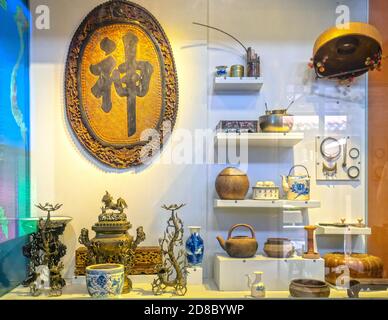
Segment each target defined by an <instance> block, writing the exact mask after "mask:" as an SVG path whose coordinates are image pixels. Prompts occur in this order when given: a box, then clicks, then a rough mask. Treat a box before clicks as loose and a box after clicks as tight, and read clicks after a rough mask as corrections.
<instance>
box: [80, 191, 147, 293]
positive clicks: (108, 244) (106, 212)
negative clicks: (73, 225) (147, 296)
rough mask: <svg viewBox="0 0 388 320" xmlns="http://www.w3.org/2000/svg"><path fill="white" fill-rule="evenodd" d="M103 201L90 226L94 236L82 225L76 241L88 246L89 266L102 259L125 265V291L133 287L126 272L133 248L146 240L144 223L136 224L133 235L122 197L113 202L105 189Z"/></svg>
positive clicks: (131, 259)
mask: <svg viewBox="0 0 388 320" xmlns="http://www.w3.org/2000/svg"><path fill="white" fill-rule="evenodd" d="M102 202H103V203H104V207H103V208H102V213H101V214H100V215H99V217H98V222H97V223H96V224H95V225H94V226H93V227H92V230H93V231H95V232H96V237H95V238H93V239H91V240H90V239H89V231H88V230H87V229H82V231H81V235H80V237H79V242H80V243H81V244H83V245H84V246H85V247H86V248H87V251H88V252H87V265H88V266H89V265H92V264H104V263H119V264H123V265H124V266H125V279H124V281H125V282H124V289H123V293H128V292H129V291H130V290H131V289H132V281H131V279H130V278H129V275H130V272H131V268H132V267H133V264H134V257H135V250H136V248H137V246H138V245H139V244H140V243H141V242H142V241H144V240H145V233H144V231H143V227H138V228H137V236H136V239H134V237H133V236H131V235H129V234H128V230H129V229H131V227H132V225H131V223H130V222H129V221H128V220H127V216H126V214H125V213H124V209H125V208H127V205H126V203H125V201H124V200H123V199H121V198H120V199H118V200H117V203H113V198H112V197H111V195H110V194H109V193H108V192H106V194H105V195H104V197H103V199H102Z"/></svg>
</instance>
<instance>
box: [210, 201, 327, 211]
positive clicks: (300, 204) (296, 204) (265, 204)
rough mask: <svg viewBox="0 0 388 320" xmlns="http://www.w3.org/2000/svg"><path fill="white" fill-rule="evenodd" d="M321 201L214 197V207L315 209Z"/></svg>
mask: <svg viewBox="0 0 388 320" xmlns="http://www.w3.org/2000/svg"><path fill="white" fill-rule="evenodd" d="M320 207H321V202H320V201H317V200H310V201H290V200H220V199H214V208H280V209H289V210H293V209H295V210H296V209H304V208H309V209H314V208H320Z"/></svg>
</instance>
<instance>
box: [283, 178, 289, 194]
mask: <svg viewBox="0 0 388 320" xmlns="http://www.w3.org/2000/svg"><path fill="white" fill-rule="evenodd" d="M281 178H282V188H283V191H284V192H288V191H290V187H289V185H288V182H287V177H286V176H281Z"/></svg>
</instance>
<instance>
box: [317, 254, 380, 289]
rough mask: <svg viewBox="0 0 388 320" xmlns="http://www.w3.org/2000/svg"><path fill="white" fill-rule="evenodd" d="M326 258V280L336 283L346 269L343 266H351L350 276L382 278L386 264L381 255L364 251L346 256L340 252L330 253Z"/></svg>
mask: <svg viewBox="0 0 388 320" xmlns="http://www.w3.org/2000/svg"><path fill="white" fill-rule="evenodd" d="M323 259H324V260H325V269H326V276H325V277H326V281H327V282H329V283H331V284H336V280H337V278H338V277H340V276H341V275H343V273H344V270H343V268H341V266H346V267H348V268H349V272H350V278H355V279H370V278H382V277H383V271H384V266H383V262H382V260H381V259H380V258H379V257H375V256H371V255H369V254H363V253H352V254H351V255H350V256H346V257H345V255H344V254H343V253H340V252H334V253H328V254H326V255H325V256H324V257H323Z"/></svg>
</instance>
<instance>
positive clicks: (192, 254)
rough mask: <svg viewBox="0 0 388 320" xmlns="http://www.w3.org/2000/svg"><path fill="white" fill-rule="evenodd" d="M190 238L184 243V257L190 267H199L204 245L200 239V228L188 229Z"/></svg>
mask: <svg viewBox="0 0 388 320" xmlns="http://www.w3.org/2000/svg"><path fill="white" fill-rule="evenodd" d="M189 230H190V233H191V234H190V237H189V238H188V239H187V241H186V255H187V261H188V263H189V265H190V266H199V265H200V264H201V263H202V260H203V253H204V248H205V247H204V244H203V239H202V238H201V235H200V231H201V227H189Z"/></svg>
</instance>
